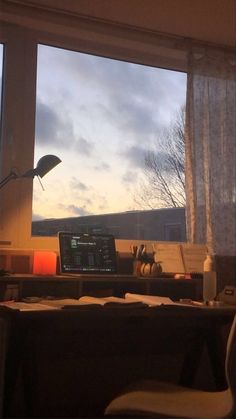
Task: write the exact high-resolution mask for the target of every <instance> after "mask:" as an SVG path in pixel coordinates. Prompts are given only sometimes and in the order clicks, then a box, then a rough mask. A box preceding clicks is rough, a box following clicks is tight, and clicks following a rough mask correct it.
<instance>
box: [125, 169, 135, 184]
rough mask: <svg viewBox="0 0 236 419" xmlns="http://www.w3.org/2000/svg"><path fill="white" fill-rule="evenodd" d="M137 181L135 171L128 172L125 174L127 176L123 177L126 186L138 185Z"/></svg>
mask: <svg viewBox="0 0 236 419" xmlns="http://www.w3.org/2000/svg"><path fill="white" fill-rule="evenodd" d="M136 181H137V177H136V172H135V171H131V170H127V172H125V174H124V175H123V176H122V182H123V183H125V184H132V183H136Z"/></svg>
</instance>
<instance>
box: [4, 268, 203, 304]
mask: <svg viewBox="0 0 236 419" xmlns="http://www.w3.org/2000/svg"><path fill="white" fill-rule="evenodd" d="M14 285H15V287H16V291H17V289H18V297H19V299H22V298H24V297H29V296H47V295H50V296H55V297H60V298H63V297H70V298H79V297H80V296H82V295H86V294H90V295H96V294H99V293H100V294H101V295H102V294H103V293H104V295H106V293H107V294H110V295H115V296H118V297H120V296H123V295H124V294H125V293H126V292H133V293H138V294H153V295H160V296H168V297H170V298H172V299H174V300H178V299H180V298H191V299H194V300H198V299H200V298H201V295H202V280H200V279H191V280H186V279H184V280H183V279H178V280H176V279H172V278H144V277H142V278H136V277H134V276H132V275H115V276H114V275H112V276H110V275H106V276H86V275H81V276H80V277H79V276H74V277H73V276H63V275H56V276H35V275H27V274H21V275H20V274H18V275H10V276H5V277H1V278H0V299H2V300H3V299H4V295H6V289H7V287H13V286H14ZM10 294H11V292H10V293H9V295H10ZM7 299H9V297H8V298H7Z"/></svg>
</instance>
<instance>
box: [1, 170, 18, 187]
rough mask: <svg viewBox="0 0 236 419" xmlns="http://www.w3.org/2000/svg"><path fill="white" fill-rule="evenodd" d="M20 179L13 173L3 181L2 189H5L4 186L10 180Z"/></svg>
mask: <svg viewBox="0 0 236 419" xmlns="http://www.w3.org/2000/svg"><path fill="white" fill-rule="evenodd" d="M18 177H19V176H18V175H17V174H16V173H15V172H13V171H11V172H10V173H9V175H8V176H6V177H5V178H4V179H3V180H1V182H0V189H1V188H3V186H5V185H6V184H7V183H8V182H9V181H10V180H12V179H17V178H18Z"/></svg>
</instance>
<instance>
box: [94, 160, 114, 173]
mask: <svg viewBox="0 0 236 419" xmlns="http://www.w3.org/2000/svg"><path fill="white" fill-rule="evenodd" d="M110 169H111V166H110V165H109V164H108V163H105V162H101V163H99V164H97V165H96V166H94V170H96V171H98V172H101V171H104V172H108V171H109V170H110Z"/></svg>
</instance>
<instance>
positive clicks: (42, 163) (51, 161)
mask: <svg viewBox="0 0 236 419" xmlns="http://www.w3.org/2000/svg"><path fill="white" fill-rule="evenodd" d="M59 163H61V159H59V157H57V156H54V155H53V154H47V155H46V156H43V157H41V159H39V161H38V163H37V166H36V167H35V169H31V170H28V171H27V172H26V173H24V175H22V176H21V177H30V178H31V177H32V178H33V177H34V176H40V177H41V178H42V177H43V176H45V175H46V174H47V173H48V172H50V170H52V169H53V168H54V167H55V166H57V165H58V164H59Z"/></svg>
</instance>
